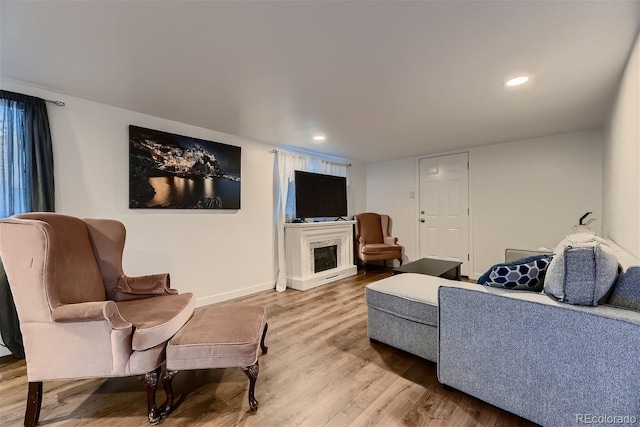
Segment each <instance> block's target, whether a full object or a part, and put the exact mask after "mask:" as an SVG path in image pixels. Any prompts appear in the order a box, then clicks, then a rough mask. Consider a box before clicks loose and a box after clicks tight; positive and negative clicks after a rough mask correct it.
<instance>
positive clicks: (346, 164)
mask: <svg viewBox="0 0 640 427" xmlns="http://www.w3.org/2000/svg"><path fill="white" fill-rule="evenodd" d="M279 152H280V151H278V150H276V149H275V148H274V149H273V150H269V153H270V154H278V153H279ZM292 154H295V155H297V156H307V157H309V158H311V159H316V160H320V161H323V162H329V163H333V164H335V165H345V166H347V167H351V163H342V162H334V161H332V160H327V159H321V158H319V157H313V156H309V155H307V154H299V153H292Z"/></svg>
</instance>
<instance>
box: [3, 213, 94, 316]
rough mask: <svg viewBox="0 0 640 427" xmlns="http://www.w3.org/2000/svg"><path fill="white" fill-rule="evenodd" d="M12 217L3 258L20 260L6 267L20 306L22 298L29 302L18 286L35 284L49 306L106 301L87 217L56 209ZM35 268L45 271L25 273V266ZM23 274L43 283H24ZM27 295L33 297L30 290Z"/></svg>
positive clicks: (17, 303) (5, 240) (5, 237)
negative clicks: (57, 211) (43, 293)
mask: <svg viewBox="0 0 640 427" xmlns="http://www.w3.org/2000/svg"><path fill="white" fill-rule="evenodd" d="M8 221H9V222H8V223H7V224H5V225H6V227H5V228H7V229H11V228H12V227H13V226H17V228H14V229H12V231H11V232H10V233H9V234H7V235H6V236H5V232H4V228H3V229H2V234H3V236H2V240H1V242H0V244H1V245H2V254H3V261H4V259H5V256H9V260H10V262H12V263H14V262H17V263H18V264H17V266H16V267H15V268H14V267H13V266H9V265H7V266H6V267H7V268H6V269H7V276H8V278H9V283H10V285H11V290H12V292H13V293H14V296H15V298H16V306H17V307H18V306H19V305H21V302H22V303H25V302H27V301H24V300H23V301H20V299H21V297H20V294H21V292H20V291H19V290H18V289H19V288H21V287H22V286H28V287H29V288H32V290H33V288H34V287H37V286H40V287H43V288H44V292H45V295H46V298H47V301H48V305H49V308H50V309H54V308H56V307H58V306H59V305H62V304H72V303H78V302H88V301H104V300H105V299H106V293H105V288H104V282H103V280H102V277H101V275H100V270H99V268H98V264H97V262H96V258H95V256H94V252H93V248H92V246H91V241H90V239H89V232H88V230H87V226H86V224H85V223H84V221H82V220H81V219H78V218H74V217H70V216H66V215H59V214H53V213H30V214H21V215H16V216H14V217H12V219H10V220H8ZM11 221H13V223H12V222H11ZM23 235H24V236H25V237H24V238H23V237H22V236H23ZM12 253H19V254H20V256H21V258H22V260H21V261H18V260H16V259H15V257H11V255H10V254H12ZM5 264H7V262H6V261H5ZM34 266H35V268H37V269H41V273H42V276H41V277H40V278H38V277H32V276H29V275H27V276H25V275H24V274H23V273H25V269H29V268H34ZM25 277H30V279H29V280H31V281H33V280H36V281H39V282H40V283H31V282H30V283H28V284H26V283H25V281H24V278H25ZM14 289H15V290H14ZM24 297H27V298H29V294H27V295H24ZM27 304H28V302H27ZM18 313H20V308H19V307H18ZM21 321H24V319H21Z"/></svg>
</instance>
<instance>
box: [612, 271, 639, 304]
mask: <svg viewBox="0 0 640 427" xmlns="http://www.w3.org/2000/svg"><path fill="white" fill-rule="evenodd" d="M609 304H611V305H615V306H616V307H622V308H628V309H631V310H636V311H640V266H633V267H629V268H628V269H627V271H625V272H624V273H622V274H620V277H619V278H618V281H617V282H616V285H615V286H614V287H613V291H612V293H611V298H610V299H609Z"/></svg>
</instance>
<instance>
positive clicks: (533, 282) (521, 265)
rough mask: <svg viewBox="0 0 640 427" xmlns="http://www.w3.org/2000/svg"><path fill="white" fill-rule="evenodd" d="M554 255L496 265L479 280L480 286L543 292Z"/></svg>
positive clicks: (535, 256)
mask: <svg viewBox="0 0 640 427" xmlns="http://www.w3.org/2000/svg"><path fill="white" fill-rule="evenodd" d="M551 258H552V255H549V254H542V255H533V256H530V257H525V258H521V259H518V260H515V261H511V262H504V263H500V264H495V265H493V266H491V268H489V270H487V271H486V272H485V273H484V274H483V275H482V276H480V277H479V278H478V284H480V285H486V286H492V287H497V288H505V289H516V290H531V291H541V290H542V285H543V283H544V276H545V274H546V270H547V267H548V265H549V262H551Z"/></svg>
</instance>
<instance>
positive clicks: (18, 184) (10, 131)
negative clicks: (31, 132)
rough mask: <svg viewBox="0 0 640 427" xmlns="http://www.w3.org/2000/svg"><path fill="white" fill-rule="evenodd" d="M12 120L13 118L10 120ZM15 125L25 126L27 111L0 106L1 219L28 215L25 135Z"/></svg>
mask: <svg viewBox="0 0 640 427" xmlns="http://www.w3.org/2000/svg"><path fill="white" fill-rule="evenodd" d="M9 116H12V117H9ZM12 123H24V110H23V109H20V108H16V107H13V108H12V107H11V106H10V105H0V148H1V150H0V152H1V153H2V155H1V157H0V196H1V197H0V217H2V218H5V217H8V216H11V215H14V214H17V213H23V212H29V210H30V209H29V206H28V202H27V199H28V197H27V195H28V187H27V186H28V182H27V173H26V172H27V170H26V165H25V160H26V159H25V157H26V156H25V150H24V149H23V148H21V145H22V146H23V144H21V140H22V135H21V133H22V132H20V131H19V129H20V128H21V127H22V126H19V127H18V129H15V126H12Z"/></svg>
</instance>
